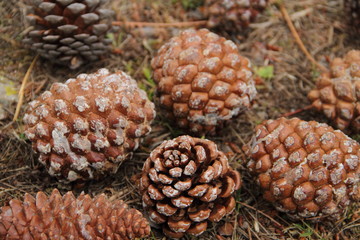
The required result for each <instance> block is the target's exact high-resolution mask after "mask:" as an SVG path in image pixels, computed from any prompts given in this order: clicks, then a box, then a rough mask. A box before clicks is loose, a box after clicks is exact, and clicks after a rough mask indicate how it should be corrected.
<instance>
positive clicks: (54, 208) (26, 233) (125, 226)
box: [0, 189, 150, 240]
mask: <svg viewBox="0 0 360 240" xmlns="http://www.w3.org/2000/svg"><path fill="white" fill-rule="evenodd" d="M149 234H150V226H149V223H148V221H147V220H146V219H145V218H144V217H143V216H142V214H141V213H140V212H139V211H138V210H136V209H132V208H129V207H128V205H127V204H125V203H124V202H123V201H120V200H115V201H110V200H109V199H107V198H106V196H105V195H104V194H102V195H99V196H96V197H95V198H91V197H90V196H89V195H85V194H84V193H82V194H81V195H80V196H79V197H78V198H75V197H74V195H73V194H72V192H68V193H66V194H65V195H64V196H61V194H60V193H59V191H58V190H57V189H55V190H53V192H52V194H51V196H49V197H47V196H46V195H45V193H43V192H38V193H37V194H36V198H34V197H32V196H31V195H29V194H25V198H24V201H19V200H17V199H13V200H11V201H10V203H9V206H5V207H2V208H1V213H0V238H1V239H4V240H16V239H19V240H37V239H76V240H85V239H118V240H128V239H134V238H141V237H146V236H148V235H149Z"/></svg>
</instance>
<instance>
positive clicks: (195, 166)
mask: <svg viewBox="0 0 360 240" xmlns="http://www.w3.org/2000/svg"><path fill="white" fill-rule="evenodd" d="M240 185H241V178H240V174H239V173H238V172H237V171H235V170H233V169H232V168H230V167H229V165H228V159H227V158H226V156H225V154H224V153H223V152H221V151H218V149H217V146H216V145H215V143H214V142H212V141H209V140H203V139H199V138H192V137H190V136H181V137H178V138H175V139H173V140H169V141H164V142H163V143H162V144H161V145H160V146H158V147H157V148H155V149H154V150H153V151H152V152H151V154H150V157H149V158H148V159H147V160H146V162H145V164H144V167H143V173H142V177H141V179H140V191H141V193H142V200H143V206H144V208H145V209H146V210H147V211H148V213H149V216H150V220H151V221H153V222H154V223H156V224H159V225H160V226H161V227H162V229H163V232H164V234H165V235H166V236H168V237H171V238H180V237H182V236H183V235H184V234H185V233H188V234H191V235H196V236H197V235H200V234H202V233H203V232H204V231H205V230H206V229H207V226H208V221H210V222H218V221H220V220H221V219H222V218H223V217H224V216H225V215H227V214H229V213H231V212H232V211H233V209H234V207H235V199H234V197H233V196H232V194H233V193H234V191H235V190H237V189H239V188H240Z"/></svg>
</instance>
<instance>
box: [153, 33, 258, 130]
mask: <svg viewBox="0 0 360 240" xmlns="http://www.w3.org/2000/svg"><path fill="white" fill-rule="evenodd" d="M152 67H153V69H154V79H155V81H156V83H157V86H158V95H159V97H160V106H161V107H162V108H164V109H165V110H166V113H167V118H169V119H171V120H172V121H175V122H176V123H177V124H178V126H180V127H181V128H184V129H187V130H189V131H191V132H194V133H197V134H204V133H213V132H214V131H215V128H216V126H219V125H222V123H223V122H224V121H225V120H229V119H231V118H233V117H235V116H236V115H238V114H239V113H240V112H241V111H243V110H246V109H248V108H249V107H250V106H251V104H252V101H253V99H254V98H255V96H256V89H255V85H254V81H253V79H252V71H251V69H250V68H251V63H250V61H249V60H248V59H247V58H245V57H242V56H241V55H240V54H239V51H238V49H237V47H236V45H235V44H234V43H233V42H232V41H230V40H226V39H225V38H223V37H220V36H218V35H217V34H214V33H212V32H210V31H209V30H207V29H201V30H199V31H195V30H186V31H184V32H182V33H181V34H180V36H178V37H173V38H172V39H171V40H170V41H169V42H168V43H166V44H165V45H164V46H162V47H161V48H160V50H159V52H158V55H157V56H156V57H155V58H154V59H153V60H152Z"/></svg>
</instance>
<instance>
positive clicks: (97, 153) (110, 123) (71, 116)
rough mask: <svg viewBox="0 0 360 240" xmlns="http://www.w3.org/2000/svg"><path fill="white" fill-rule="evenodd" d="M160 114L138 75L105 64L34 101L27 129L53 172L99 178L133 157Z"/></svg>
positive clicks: (26, 119) (71, 177)
mask: <svg viewBox="0 0 360 240" xmlns="http://www.w3.org/2000/svg"><path fill="white" fill-rule="evenodd" d="M154 117H155V111H154V104H153V103H152V102H150V100H149V99H148V97H147V95H146V93H145V92H144V91H143V90H141V89H139V88H138V86H137V83H136V82H135V80H133V79H132V78H131V77H130V76H128V75H127V74H125V73H124V72H121V71H119V72H116V73H114V74H110V73H109V71H108V70H107V69H100V70H98V71H97V72H96V73H94V74H80V75H79V76H77V78H76V79H69V80H67V81H66V82H65V84H63V83H54V84H53V85H52V86H51V88H50V91H46V92H44V93H43V94H42V95H41V96H40V97H38V98H37V99H36V100H35V101H33V102H31V103H30V104H29V108H28V110H27V113H26V114H25V116H24V122H25V124H26V131H25V134H26V136H27V137H28V138H29V139H30V140H31V141H32V142H33V148H34V150H35V151H36V152H38V153H40V157H39V161H40V162H41V163H42V164H44V165H45V166H46V168H47V170H48V172H49V173H50V175H52V176H56V177H58V178H60V179H61V178H65V179H66V180H68V181H75V180H77V179H84V180H87V179H97V178H99V177H102V176H104V175H106V174H108V173H115V172H116V171H117V169H118V167H119V165H120V164H121V163H122V161H124V160H125V159H127V158H129V157H130V156H131V153H132V152H133V151H134V150H136V149H137V148H138V146H139V143H140V140H141V138H142V137H144V136H145V135H147V134H148V133H149V132H150V130H151V127H150V123H151V122H152V120H153V119H154Z"/></svg>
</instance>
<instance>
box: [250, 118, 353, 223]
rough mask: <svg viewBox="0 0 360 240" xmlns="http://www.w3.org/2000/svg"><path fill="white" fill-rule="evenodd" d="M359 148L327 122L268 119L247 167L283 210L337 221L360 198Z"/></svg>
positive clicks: (266, 195) (253, 144)
mask: <svg viewBox="0 0 360 240" xmlns="http://www.w3.org/2000/svg"><path fill="white" fill-rule="evenodd" d="M359 149H360V146H359V144H358V143H357V142H356V141H354V140H352V139H350V138H349V137H347V136H346V135H345V134H344V133H342V132H341V131H340V130H336V131H335V130H334V129H333V128H331V127H329V126H328V125H326V124H324V123H322V124H321V123H318V122H315V121H310V122H306V121H302V120H300V119H298V118H293V119H285V118H280V119H277V120H268V121H265V122H264V123H263V124H260V125H259V126H257V127H256V135H255V137H254V139H253V140H252V142H251V143H250V155H251V158H252V159H251V160H250V161H249V163H248V168H249V170H250V171H251V172H253V173H254V174H255V175H256V177H257V181H258V182H259V184H260V187H261V189H262V190H263V191H264V198H265V199H266V200H268V201H270V202H272V203H273V204H274V205H275V207H276V208H277V209H278V210H279V211H282V212H286V213H288V214H289V215H291V216H293V217H295V218H314V219H315V220H319V219H322V218H328V219H329V220H337V219H339V218H340V216H341V214H342V213H343V212H344V210H345V209H346V207H347V206H348V205H349V204H350V203H351V201H353V200H356V201H358V200H359V197H360V195H359V180H360V179H359V176H360V164H359V163H360V161H359V157H360V150H359Z"/></svg>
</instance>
